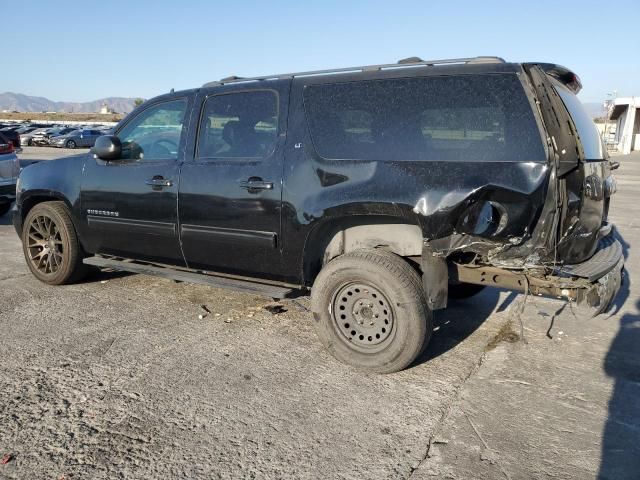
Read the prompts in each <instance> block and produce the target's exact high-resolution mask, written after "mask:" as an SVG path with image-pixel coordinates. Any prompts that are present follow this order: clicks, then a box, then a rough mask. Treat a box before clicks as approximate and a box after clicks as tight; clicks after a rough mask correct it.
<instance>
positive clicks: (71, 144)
mask: <svg viewBox="0 0 640 480" xmlns="http://www.w3.org/2000/svg"><path fill="white" fill-rule="evenodd" d="M67 148H71V149H73V148H76V142H74V141H73V140H69V141H68V142H67Z"/></svg>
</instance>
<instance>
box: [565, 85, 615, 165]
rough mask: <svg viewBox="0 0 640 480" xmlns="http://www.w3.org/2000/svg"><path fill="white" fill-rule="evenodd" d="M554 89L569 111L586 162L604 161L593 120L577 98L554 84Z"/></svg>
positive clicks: (602, 149) (600, 141) (598, 133)
mask: <svg viewBox="0 0 640 480" xmlns="http://www.w3.org/2000/svg"><path fill="white" fill-rule="evenodd" d="M554 88H555V89H556V92H558V95H560V98H561V99H562V102H563V103H564V106H565V107H566V109H567V110H568V111H569V114H570V115H571V118H572V119H573V123H574V124H575V126H576V129H577V130H578V136H579V137H580V143H581V144H582V148H583V150H584V155H585V158H586V159H587V160H602V159H604V148H603V145H602V139H601V138H600V132H598V129H597V128H596V125H595V123H593V119H592V118H591V117H590V116H589V114H588V113H587V111H586V110H585V109H584V107H583V106H582V103H580V100H578V97H576V96H575V95H574V94H573V93H571V92H570V91H569V90H567V89H566V88H565V87H564V86H562V85H560V84H557V83H556V82H554Z"/></svg>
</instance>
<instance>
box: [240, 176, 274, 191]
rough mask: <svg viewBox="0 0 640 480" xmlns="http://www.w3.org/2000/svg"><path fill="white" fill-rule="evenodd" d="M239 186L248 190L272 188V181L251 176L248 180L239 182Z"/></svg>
mask: <svg viewBox="0 0 640 480" xmlns="http://www.w3.org/2000/svg"><path fill="white" fill-rule="evenodd" d="M240 188H244V189H246V190H248V191H249V192H251V191H252V190H253V191H258V190H273V182H265V181H264V180H262V179H261V178H259V177H251V178H249V180H245V181H242V182H240Z"/></svg>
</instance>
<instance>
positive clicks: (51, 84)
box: [0, 0, 640, 102]
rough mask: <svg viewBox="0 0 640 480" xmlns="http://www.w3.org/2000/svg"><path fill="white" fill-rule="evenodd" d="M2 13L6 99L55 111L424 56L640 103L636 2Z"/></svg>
mask: <svg viewBox="0 0 640 480" xmlns="http://www.w3.org/2000/svg"><path fill="white" fill-rule="evenodd" d="M0 11H2V18H3V22H2V33H1V34H0V38H2V44H3V47H4V48H3V49H2V50H3V53H4V55H3V62H2V66H1V67H0V92H4V91H13V92H19V93H25V94H28V95H37V96H44V97H47V98H49V99H51V100H57V101H61V100H64V101H89V100H95V99H98V98H102V97H106V96H126V97H144V98H149V97H152V96H154V95H157V94H159V93H163V92H166V91H168V90H169V89H171V88H172V87H175V88H176V89H183V88H191V87H196V86H199V85H201V84H203V83H205V82H207V81H210V80H215V79H219V78H222V77H225V76H228V75H239V76H250V75H259V74H268V73H277V72H288V71H296V70H305V69H321V68H331V67H341V66H352V65H359V64H369V63H387V62H389V63H392V62H395V61H397V60H398V59H401V58H405V57H408V56H414V55H416V56H420V57H422V58H424V59H434V58H451V57H466V56H475V55H498V56H502V57H504V58H505V59H507V60H513V61H531V60H539V61H550V62H555V63H560V64H563V65H565V66H567V67H570V68H571V69H573V70H574V71H575V72H576V73H578V75H579V76H580V77H581V78H582V82H583V85H584V89H583V92H582V94H581V95H580V97H581V98H582V100H583V101H588V102H591V101H601V100H603V99H604V98H605V96H606V93H607V92H611V91H612V90H614V89H616V90H618V95H619V96H624V95H640V35H639V34H638V26H637V24H634V22H637V19H638V18H639V17H640V1H639V0H625V1H589V0H581V1H575V0H564V1H562V0H557V1H546V0H545V1H541V0H534V1H517V0H514V1H511V2H507V1H503V2H498V1H490V0H483V1H481V0H477V1H463V0H445V1H442V0H440V1H428V0H422V1H402V0H395V1H393V0H386V1H368V2H367V1H348V0H324V1H317V2H313V1H310V0H309V1H304V0H299V1H294V0H289V1H284V0H283V1H279V0H271V1H267V0H263V1H252V0H244V1H242V0H241V1H229V0H228V1H226V2H218V1H214V0H211V1H189V0H181V1H177V0H173V1H168V0H155V1H150V0H144V1H143V0H139V1H138V0H115V1H110V0H102V1H99V2H96V1H88V0H83V1H67V0H55V1H50V0H46V1H45V0H31V1H10V0H0ZM5 20H9V21H8V22H6V21H5ZM625 21H628V24H626V25H625V23H624V22H625Z"/></svg>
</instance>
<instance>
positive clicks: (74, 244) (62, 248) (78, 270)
mask: <svg viewBox="0 0 640 480" xmlns="http://www.w3.org/2000/svg"><path fill="white" fill-rule="evenodd" d="M22 249H23V252H24V256H25V259H26V261H27V265H28V266H29V270H31V273H33V275H34V276H35V277H36V278H37V279H38V280H40V281H41V282H44V283H47V284H49V285H62V284H66V283H73V282H76V281H79V280H81V279H82V278H83V277H84V276H85V275H86V272H87V269H86V266H85V265H84V264H83V263H82V248H81V247H80V243H79V241H78V237H77V235H76V230H75V228H74V226H73V222H72V221H71V215H70V214H69V210H68V209H67V206H66V205H65V204H64V203H63V202H44V203H39V204H38V205H36V206H35V207H33V208H32V209H31V211H29V213H28V214H27V218H26V219H25V221H24V226H23V229H22Z"/></svg>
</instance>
